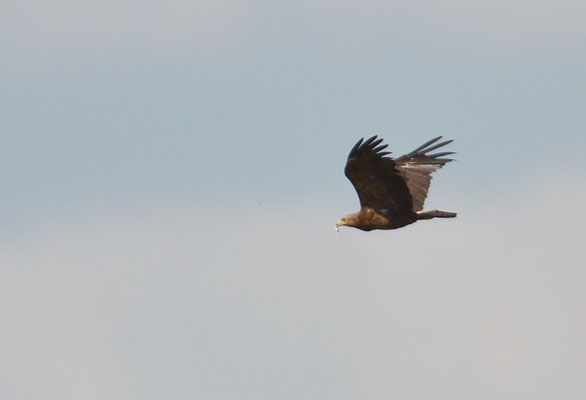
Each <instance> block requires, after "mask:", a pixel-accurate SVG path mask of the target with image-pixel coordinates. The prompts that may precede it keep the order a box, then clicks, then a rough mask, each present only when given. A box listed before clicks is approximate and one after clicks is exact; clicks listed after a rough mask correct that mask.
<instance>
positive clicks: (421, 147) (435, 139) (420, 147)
mask: <svg viewBox="0 0 586 400" xmlns="http://www.w3.org/2000/svg"><path fill="white" fill-rule="evenodd" d="M442 137H443V136H438V137H434V138H433V139H430V140H428V141H427V142H425V143H423V144H422V145H421V146H419V147H418V148H416V149H415V150H413V151H412V152H411V153H412V154H415V153H418V152H420V151H421V150H423V149H425V148H426V147H427V146H429V145H431V144H433V143H435V142H437V141H438V140H440V139H441V138H442Z"/></svg>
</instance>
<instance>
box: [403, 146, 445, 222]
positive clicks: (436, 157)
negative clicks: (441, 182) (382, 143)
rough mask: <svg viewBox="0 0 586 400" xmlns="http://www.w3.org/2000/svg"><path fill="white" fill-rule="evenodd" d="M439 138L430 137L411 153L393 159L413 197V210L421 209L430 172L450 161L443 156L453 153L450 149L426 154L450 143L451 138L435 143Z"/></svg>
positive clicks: (427, 188) (429, 180) (427, 187)
mask: <svg viewBox="0 0 586 400" xmlns="http://www.w3.org/2000/svg"><path fill="white" fill-rule="evenodd" d="M441 138H442V137H441V136H438V137H436V138H434V139H431V140H430V141H428V142H426V143H424V144H422V145H421V146H419V147H418V148H417V149H415V150H413V151H412V152H411V153H409V154H405V155H404V156H401V157H399V158H397V159H396V160H395V163H396V165H397V166H396V167H397V169H398V170H399V171H400V172H401V174H402V176H403V177H404V178H405V182H406V183H407V187H408V189H409V193H410V194H411V197H412V199H413V211H421V210H422V209H423V203H424V202H425V198H426V197H427V191H428V190H429V184H430V182H431V174H432V173H433V172H435V171H437V170H438V169H440V168H441V167H443V166H444V165H445V164H446V163H448V162H450V161H452V159H450V158H443V157H444V156H447V155H450V154H454V152H451V151H444V152H441V153H434V154H428V153H429V152H430V151H433V150H436V149H439V148H440V147H443V146H445V145H447V144H449V143H452V140H446V141H443V142H440V143H437V144H435V143H436V142H437V141H438V140H440V139H441Z"/></svg>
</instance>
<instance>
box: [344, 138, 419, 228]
mask: <svg viewBox="0 0 586 400" xmlns="http://www.w3.org/2000/svg"><path fill="white" fill-rule="evenodd" d="M381 142H382V139H377V137H376V136H373V137H371V138H370V139H368V140H366V141H364V139H360V140H359V141H358V143H356V144H355V145H354V147H353V148H352V150H350V154H349V155H348V160H347V161H346V168H345V169H344V173H345V174H346V177H347V178H348V179H349V180H350V182H352V185H354V188H355V189H356V192H357V193H358V198H359V199H360V205H361V207H363V208H364V207H371V208H373V209H375V210H377V211H379V212H381V213H383V214H384V215H385V216H389V217H390V216H393V215H401V214H404V213H411V212H412V210H413V203H412V197H411V194H410V192H409V188H408V186H407V183H406V181H405V176H404V174H403V173H402V172H401V171H400V170H399V169H398V168H397V164H396V162H395V161H394V160H393V159H392V158H389V157H385V155H387V154H390V152H386V151H382V150H384V149H385V148H386V147H387V145H386V144H385V145H380V143H381ZM379 145H380V146H379ZM377 146H378V147H377Z"/></svg>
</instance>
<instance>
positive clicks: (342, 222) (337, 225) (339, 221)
mask: <svg viewBox="0 0 586 400" xmlns="http://www.w3.org/2000/svg"><path fill="white" fill-rule="evenodd" d="M344 225H346V224H345V223H344V221H342V220H341V219H340V220H338V222H336V232H340V230H339V229H338V228H339V227H340V226H344Z"/></svg>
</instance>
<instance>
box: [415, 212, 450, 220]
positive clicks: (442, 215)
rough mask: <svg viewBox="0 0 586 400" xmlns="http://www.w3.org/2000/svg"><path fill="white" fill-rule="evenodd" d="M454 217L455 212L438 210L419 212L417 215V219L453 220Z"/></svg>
mask: <svg viewBox="0 0 586 400" xmlns="http://www.w3.org/2000/svg"><path fill="white" fill-rule="evenodd" d="M456 215H458V214H457V213H455V212H450V211H440V210H431V211H419V212H418V213H417V219H432V218H455V217H456Z"/></svg>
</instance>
